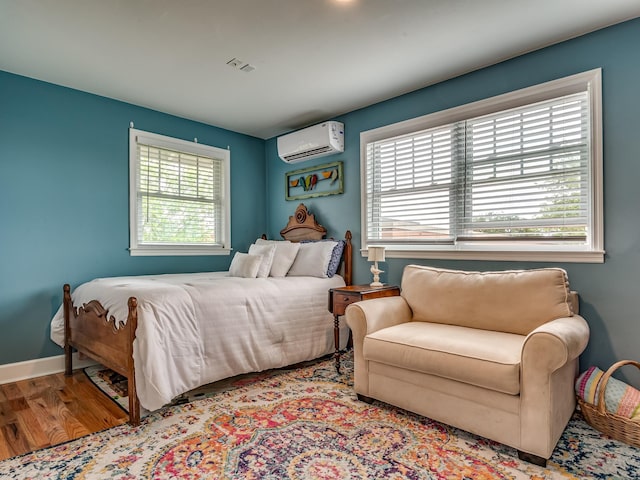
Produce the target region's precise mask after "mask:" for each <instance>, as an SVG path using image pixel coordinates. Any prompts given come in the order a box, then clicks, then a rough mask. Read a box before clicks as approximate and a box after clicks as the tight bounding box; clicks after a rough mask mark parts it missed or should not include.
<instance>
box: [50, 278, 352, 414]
mask: <svg viewBox="0 0 640 480" xmlns="http://www.w3.org/2000/svg"><path fill="white" fill-rule="evenodd" d="M343 285H344V280H343V279H342V278H341V277H339V276H337V275H336V276H335V277H333V278H315V277H285V278H273V277H269V278H237V277H229V276H228V273H227V272H209V273H193V274H178V275H151V276H138V277H114V278H100V279H96V280H93V281H91V282H88V283H85V284H83V285H80V286H79V287H78V288H77V289H75V291H74V292H73V294H72V299H73V302H74V305H77V306H79V305H82V304H83V303H87V302H88V301H89V300H93V299H97V300H99V301H100V302H101V303H102V305H103V306H104V307H105V308H106V309H107V310H108V311H109V315H113V316H114V317H115V318H116V320H118V321H123V322H124V321H126V319H127V313H128V311H127V299H128V298H129V297H130V296H135V297H136V298H137V300H138V329H137V332H136V339H135V341H134V344H133V358H134V361H135V365H136V371H135V375H136V386H137V389H138V397H139V399H140V403H141V404H142V406H143V407H144V408H146V409H148V410H155V409H157V408H160V407H161V406H162V405H165V404H167V403H169V402H170V401H171V400H172V399H173V398H174V397H176V396H177V395H179V394H181V393H184V392H186V391H188V390H191V389H193V388H195V387H198V386H200V385H203V384H206V383H210V382H213V381H216V380H220V379H222V378H227V377H231V376H234V375H238V374H241V373H246V372H257V371H262V370H266V369H269V368H276V367H282V366H285V365H291V364H294V363H297V362H301V361H304V360H310V359H313V358H317V357H320V356H322V355H325V354H327V353H330V352H332V351H333V348H334V346H333V316H332V315H331V314H330V313H329V312H328V310H327V295H328V289H329V288H333V287H340V286H343ZM342 328H343V329H346V327H345V326H343V327H342ZM346 338H347V335H346V334H345V332H342V334H341V339H342V341H343V342H346ZM51 339H52V340H53V341H54V342H56V343H57V344H58V345H61V346H62V345H63V344H64V316H63V311H62V308H60V309H59V310H58V312H57V313H56V315H55V316H54V318H53V320H52V321H51Z"/></svg>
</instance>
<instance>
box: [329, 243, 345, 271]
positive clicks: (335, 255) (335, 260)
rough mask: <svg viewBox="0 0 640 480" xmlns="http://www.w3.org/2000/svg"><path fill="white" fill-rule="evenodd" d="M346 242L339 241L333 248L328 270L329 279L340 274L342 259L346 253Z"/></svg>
mask: <svg viewBox="0 0 640 480" xmlns="http://www.w3.org/2000/svg"><path fill="white" fill-rule="evenodd" d="M345 243H346V242H345V241H344V240H338V243H337V244H336V246H335V247H333V252H331V260H329V267H328V268H327V277H329V278H331V277H333V276H334V275H335V274H336V273H337V272H338V267H340V259H341V258H342V252H344V245H345Z"/></svg>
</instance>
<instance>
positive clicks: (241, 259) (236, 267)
mask: <svg viewBox="0 0 640 480" xmlns="http://www.w3.org/2000/svg"><path fill="white" fill-rule="evenodd" d="M261 263H262V255H249V254H248V253H240V252H236V254H235V255H234V256H233V260H231V266H230V267H229V276H231V277H243V278H256V276H257V275H258V269H259V268H260V264H261Z"/></svg>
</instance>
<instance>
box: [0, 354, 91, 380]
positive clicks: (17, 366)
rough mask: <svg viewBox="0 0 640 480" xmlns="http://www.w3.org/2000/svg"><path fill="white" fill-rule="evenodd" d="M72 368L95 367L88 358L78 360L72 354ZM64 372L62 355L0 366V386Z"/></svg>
mask: <svg viewBox="0 0 640 480" xmlns="http://www.w3.org/2000/svg"><path fill="white" fill-rule="evenodd" d="M72 358H73V368H74V369H76V368H84V367H89V366H91V365H95V364H96V362H95V361H94V360H92V359H90V358H85V359H84V360H79V359H78V353H77V352H76V353H74V354H73V357H72ZM60 372H64V355H57V356H55V357H47V358H38V359H36V360H27V361H25V362H16V363H7V364H5V365H0V384H2V383H9V382H17V381H19V380H25V379H28V378H34V377H42V376H44V375H51V374H54V373H60Z"/></svg>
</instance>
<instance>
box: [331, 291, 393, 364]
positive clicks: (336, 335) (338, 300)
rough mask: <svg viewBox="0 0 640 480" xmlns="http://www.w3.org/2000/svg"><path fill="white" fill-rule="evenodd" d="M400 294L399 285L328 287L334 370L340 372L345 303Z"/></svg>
mask: <svg viewBox="0 0 640 480" xmlns="http://www.w3.org/2000/svg"><path fill="white" fill-rule="evenodd" d="M396 295H400V287H398V286H396V285H384V286H382V287H371V286H369V285H349V286H347V287H338V288H331V289H329V311H330V312H331V313H333V341H334V343H335V349H336V352H335V354H334V358H335V361H336V371H337V372H338V373H340V319H339V318H338V317H340V315H344V311H345V309H346V308H347V305H350V304H352V303H355V302H359V301H361V300H370V299H372V298H382V297H394V296H396Z"/></svg>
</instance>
